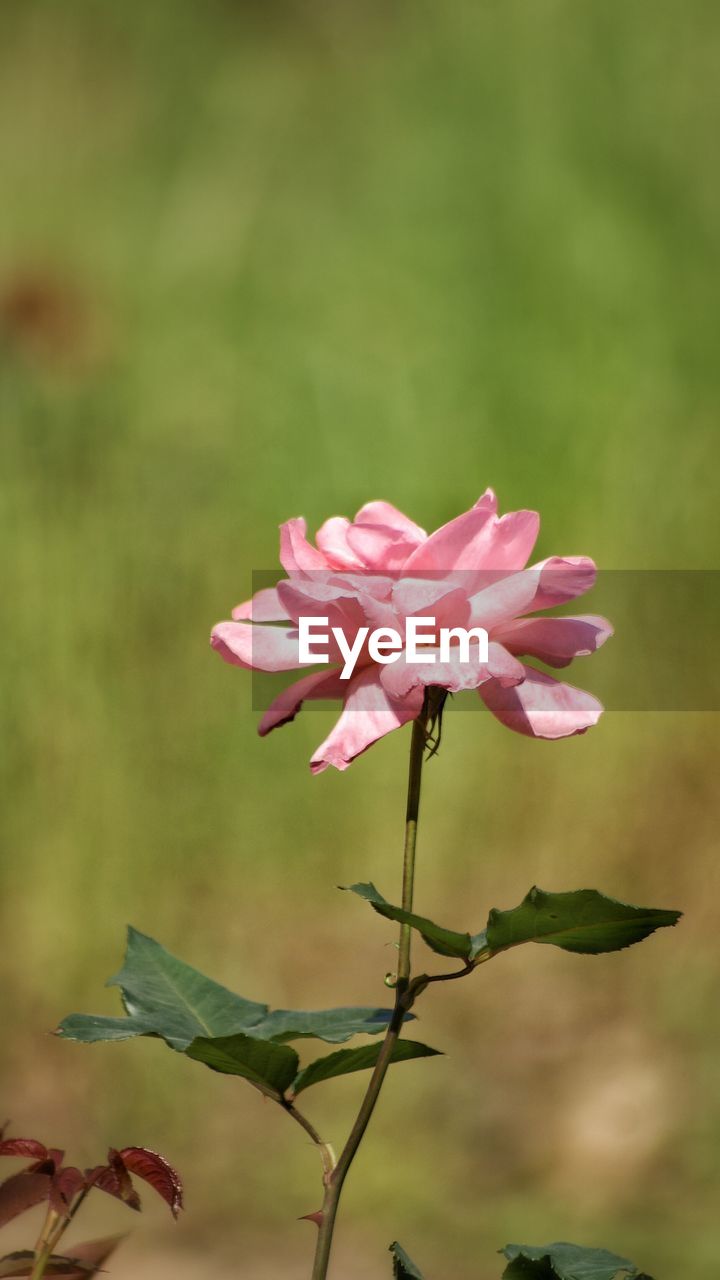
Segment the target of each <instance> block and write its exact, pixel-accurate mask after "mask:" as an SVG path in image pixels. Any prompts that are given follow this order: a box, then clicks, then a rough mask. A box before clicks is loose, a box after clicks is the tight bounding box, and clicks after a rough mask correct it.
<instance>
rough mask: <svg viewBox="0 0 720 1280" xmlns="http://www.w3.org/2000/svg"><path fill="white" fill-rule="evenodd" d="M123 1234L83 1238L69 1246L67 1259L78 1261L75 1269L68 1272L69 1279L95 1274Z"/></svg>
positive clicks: (113, 1250)
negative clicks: (99, 1237)
mask: <svg viewBox="0 0 720 1280" xmlns="http://www.w3.org/2000/svg"><path fill="white" fill-rule="evenodd" d="M124 1239H125V1236H106V1237H105V1239H104V1240H85V1241H84V1242H83V1243H82V1244H74V1245H72V1246H71V1247H70V1250H69V1253H68V1259H69V1261H70V1262H76V1263H79V1267H78V1268H77V1269H76V1270H75V1271H70V1272H68V1275H69V1276H70V1278H71V1280H82V1278H83V1277H84V1276H88V1275H91V1276H94V1275H97V1273H98V1271H100V1270H101V1268H102V1265H103V1263H104V1262H107V1260H108V1258H109V1257H110V1254H111V1253H114V1252H115V1250H116V1249H117V1247H118V1245H119V1244H121V1243H122V1241H123V1240H124Z"/></svg>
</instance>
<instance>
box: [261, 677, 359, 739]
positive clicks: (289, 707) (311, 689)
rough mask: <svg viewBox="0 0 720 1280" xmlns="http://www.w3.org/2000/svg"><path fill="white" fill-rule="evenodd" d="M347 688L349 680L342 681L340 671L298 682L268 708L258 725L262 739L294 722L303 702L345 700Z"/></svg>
mask: <svg viewBox="0 0 720 1280" xmlns="http://www.w3.org/2000/svg"><path fill="white" fill-rule="evenodd" d="M347 687H348V682H347V680H341V679H340V674H339V672H338V671H320V672H319V673H315V674H314V675H311V676H303V678H302V680H296V681H295V682H294V684H291V685H289V686H288V688H287V689H283V691H282V693H280V694H278V696H277V698H275V700H274V701H273V702H272V703H271V705H270V706H269V707H268V709H267V711H266V712H265V714H264V716H263V718H262V720H261V721H260V724H259V725H258V733H259V734H260V737H261V738H264V737H265V735H266V734H267V733H270V732H271V730H272V729H277V728H279V727H280V725H281V724H287V723H288V721H290V720H294V719H295V716H296V715H297V713H298V711H299V710H300V708H301V706H302V704H303V702H305V701H307V700H308V699H310V698H313V699H317V700H322V699H323V698H344V696H345V694H346V693H347Z"/></svg>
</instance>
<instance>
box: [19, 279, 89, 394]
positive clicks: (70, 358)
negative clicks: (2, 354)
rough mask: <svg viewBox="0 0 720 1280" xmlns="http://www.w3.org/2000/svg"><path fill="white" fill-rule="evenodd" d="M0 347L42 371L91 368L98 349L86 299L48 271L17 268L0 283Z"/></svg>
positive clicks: (73, 284) (63, 280)
mask: <svg viewBox="0 0 720 1280" xmlns="http://www.w3.org/2000/svg"><path fill="white" fill-rule="evenodd" d="M0 341H1V342H2V344H3V345H4V346H6V347H9V348H10V349H11V350H14V351H16V352H18V353H20V354H21V355H22V356H24V357H25V358H29V359H31V360H32V361H33V362H36V363H38V364H40V365H43V366H46V367H61V368H71V369H75V370H77V369H81V368H86V367H87V366H88V365H92V364H94V363H95V362H96V361H97V359H98V357H99V355H100V350H101V346H102V343H101V342H100V334H99V329H98V325H97V319H96V316H95V315H94V314H93V311H92V308H91V306H90V304H89V301H88V298H87V296H86V294H85V293H84V291H83V290H82V289H81V288H80V287H79V286H78V285H77V284H76V282H75V281H73V280H70V279H68V278H67V277H63V276H61V275H60V274H59V273H56V272H54V271H52V270H44V269H42V268H19V269H18V270H16V271H14V272H12V273H11V274H9V275H8V276H6V277H5V279H4V280H2V281H0Z"/></svg>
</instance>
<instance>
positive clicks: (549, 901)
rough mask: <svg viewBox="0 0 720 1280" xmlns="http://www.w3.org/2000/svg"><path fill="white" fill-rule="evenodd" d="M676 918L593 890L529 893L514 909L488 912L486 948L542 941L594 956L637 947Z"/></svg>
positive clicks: (532, 891) (537, 891) (499, 947)
mask: <svg viewBox="0 0 720 1280" xmlns="http://www.w3.org/2000/svg"><path fill="white" fill-rule="evenodd" d="M680 915H681V912H679V911H662V910H658V909H656V908H653V907H632V906H628V905H627V904H626V903H624V902H617V901H616V900H615V899H614V898H606V897H605V896H604V895H603V894H602V893H598V892H597V890H596V889H578V890H576V891H575V892H574V893H544V892H543V890H542V889H537V888H533V889H531V890H530V892H529V894H528V895H527V897H526V898H525V899H524V900H523V902H521V904H520V906H519V907H515V908H513V909H512V910H510V911H497V910H495V909H493V910H492V911H491V912H490V915H489V916H488V925H487V945H488V947H489V948H490V950H491V951H492V952H493V953H494V952H497V951H504V950H506V949H507V948H508V947H516V946H518V945H519V944H520V943H522V942H543V943H551V944H552V945H553V946H556V947H562V948H563V950H565V951H576V952H578V953H581V954H584V955H599V954H600V953H601V952H605V951H620V950H621V949H622V948H623V947H629V946H631V945H632V944H633V943H634V942H641V941H642V939H643V938H647V936H648V934H650V933H653V932H654V931H655V929H662V928H664V927H666V926H668V925H674V924H677V922H678V920H679V919H680Z"/></svg>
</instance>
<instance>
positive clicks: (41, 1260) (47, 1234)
mask: <svg viewBox="0 0 720 1280" xmlns="http://www.w3.org/2000/svg"><path fill="white" fill-rule="evenodd" d="M66 1225H67V1219H66V1218H64V1217H61V1215H60V1214H59V1213H56V1212H55V1210H54V1209H52V1208H49V1209H48V1211H47V1217H46V1218H45V1222H44V1223H43V1229H42V1231H41V1232H40V1238H39V1240H38V1242H37V1244H36V1245H35V1260H34V1263H33V1269H32V1273H31V1276H30V1280H42V1277H43V1276H44V1275H45V1268H46V1266H47V1264H48V1262H49V1261H50V1256H51V1254H52V1252H53V1249H54V1247H55V1240H56V1239H59V1238H60V1236H61V1235H62V1233H63V1231H64V1230H65V1227H66Z"/></svg>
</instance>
